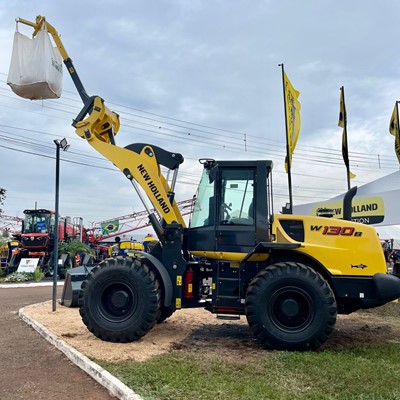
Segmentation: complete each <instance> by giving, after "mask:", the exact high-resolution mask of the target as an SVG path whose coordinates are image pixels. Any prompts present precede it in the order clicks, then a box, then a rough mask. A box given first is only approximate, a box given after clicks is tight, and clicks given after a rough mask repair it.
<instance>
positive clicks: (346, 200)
mask: <svg viewBox="0 0 400 400" xmlns="http://www.w3.org/2000/svg"><path fill="white" fill-rule="evenodd" d="M356 193H357V186H354V187H352V188H351V189H350V190H348V191H347V193H346V194H345V195H344V197H343V219H344V220H347V221H351V211H352V206H351V204H352V201H353V197H354V196H355V195H356Z"/></svg>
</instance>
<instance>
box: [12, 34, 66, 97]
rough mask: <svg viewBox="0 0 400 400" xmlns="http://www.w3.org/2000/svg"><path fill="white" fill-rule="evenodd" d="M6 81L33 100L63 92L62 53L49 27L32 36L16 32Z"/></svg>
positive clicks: (22, 95) (19, 93)
mask: <svg viewBox="0 0 400 400" xmlns="http://www.w3.org/2000/svg"><path fill="white" fill-rule="evenodd" d="M7 84H8V85H10V86H11V89H12V90H13V92H14V93H15V94H17V95H18V96H21V97H24V98H26V99H30V100H37V99H54V98H58V97H60V96H61V91H62V57H61V54H60V52H59V51H58V49H57V47H53V45H52V43H51V39H50V37H49V34H48V32H47V30H45V29H41V30H40V31H39V32H38V33H37V35H36V36H35V37H34V38H33V39H31V38H29V37H27V36H25V35H23V34H21V33H19V32H18V31H17V32H15V34H14V44H13V51H12V55H11V63H10V70H9V72H8V79H7Z"/></svg>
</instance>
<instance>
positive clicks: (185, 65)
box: [0, 0, 400, 226]
mask: <svg viewBox="0 0 400 400" xmlns="http://www.w3.org/2000/svg"><path fill="white" fill-rule="evenodd" d="M0 10H1V11H0V46H1V57H0V162H1V168H0V187H3V188H5V189H6V190H7V198H6V200H5V204H4V206H3V207H2V208H3V210H4V213H5V214H6V215H10V216H22V215H23V210H24V209H26V208H34V207H35V203H36V204H37V206H38V207H39V208H50V209H54V192H55V189H54V186H55V145H54V143H53V140H54V139H62V138H63V137H65V138H66V139H67V140H68V142H69V143H70V144H71V147H70V149H69V150H68V152H65V153H63V154H62V161H61V182H60V214H61V215H70V216H81V217H83V218H84V223H85V225H87V226H90V225H91V224H92V223H93V222H96V221H102V220H105V219H112V218H114V217H118V216H121V215H125V214H130V213H132V212H138V211H141V210H143V209H144V208H143V206H142V205H141V203H140V201H139V200H138V198H137V196H136V194H135V192H134V191H133V189H132V187H131V185H130V184H129V182H128V181H127V179H126V178H125V177H124V175H123V174H122V173H121V172H119V171H118V170H117V169H116V168H115V167H113V165H112V164H111V163H110V162H109V161H107V160H104V159H103V158H102V156H100V155H98V154H97V153H96V152H95V151H94V150H93V149H92V148H91V147H90V146H88V144H87V143H86V142H85V141H83V140H82V139H80V138H78V137H77V135H76V134H75V131H74V129H73V127H72V126H71V121H72V119H73V118H74V117H75V116H76V115H77V114H78V112H79V110H80V108H81V106H82V104H81V101H80V98H79V97H78V95H77V93H76V90H75V88H74V86H73V84H72V81H71V79H70V77H69V75H68V73H67V71H66V70H65V69H64V81H63V85H64V91H63V95H62V97H61V98H60V99H57V100H46V101H36V102H34V101H29V100H25V99H22V98H19V97H17V96H16V95H14V94H13V93H12V91H11V89H10V88H9V86H8V85H7V84H6V82H7V75H8V70H9V64H10V59H11V51H12V45H13V36H14V32H15V29H16V23H15V18H16V17H21V18H24V19H28V20H32V21H33V20H34V19H35V17H36V15H39V14H40V15H44V16H46V18H47V20H48V21H49V22H50V23H51V24H52V25H53V26H54V27H55V28H56V29H57V31H58V32H59V34H60V35H61V39H62V41H63V43H64V46H65V48H66V49H67V51H68V53H69V55H70V57H71V58H72V59H73V61H74V64H75V67H76V69H77V71H78V74H79V75H80V77H81V80H82V82H83V84H84V86H85V88H86V90H87V92H88V93H89V95H94V94H97V95H100V96H101V97H103V98H104V99H105V101H106V102H107V105H108V106H109V108H111V109H112V110H114V111H116V112H118V113H119V114H120V116H121V124H122V126H121V129H120V132H119V134H118V135H117V137H116V140H117V144H118V145H121V146H125V145H127V144H130V143H135V142H145V143H150V144H156V145H158V146H161V147H164V148H166V149H167V150H169V151H174V152H180V153H181V154H183V156H184V157H185V162H184V164H183V165H182V166H181V169H180V171H181V172H180V176H179V178H178V186H177V190H176V192H177V195H176V197H177V200H186V199H189V198H191V197H192V196H193V195H194V194H195V191H196V187H197V182H198V179H199V177H200V174H201V172H202V167H201V165H200V164H199V163H198V162H197V159H199V158H206V157H208V158H215V159H271V160H273V161H274V166H275V168H274V195H275V211H279V210H280V209H281V207H282V206H283V205H284V204H285V203H286V202H287V201H288V189H287V175H286V174H285V172H284V157H285V121H284V113H283V94H282V76H281V69H280V67H278V64H279V63H284V65H285V71H286V73H287V75H288V77H289V79H290V80H291V82H292V84H293V86H294V87H295V88H296V89H297V90H298V91H299V92H300V102H301V106H302V109H301V119H302V128H301V133H300V137H299V141H298V144H297V147H296V150H295V154H294V157H293V165H292V173H293V175H292V183H293V198H294V204H303V203H307V202H313V201H317V200H325V199H329V198H332V197H334V196H336V195H338V194H340V193H343V192H344V191H346V189H347V181H346V169H345V166H344V164H343V160H342V156H341V135H342V129H341V128H339V127H338V126H337V123H338V113H339V94H340V92H339V89H340V87H341V86H344V87H345V94H346V105H347V116H348V143H349V155H350V164H351V171H352V172H353V173H355V174H356V179H354V180H353V181H352V185H358V186H360V185H363V184H365V183H368V182H370V181H372V180H374V179H377V178H379V177H382V176H384V175H388V174H390V173H392V172H394V171H396V170H398V169H399V163H398V161H397V159H396V156H395V153H394V138H393V136H391V135H390V134H389V132H388V125H389V119H390V116H391V113H392V110H393V106H394V103H395V101H396V100H400V95H399V93H400V69H399V65H400V62H399V51H398V50H397V36H398V35H397V30H398V16H399V15H400V2H398V1H395V0H391V1H389V0H380V1H379V2H378V1H372V0H352V1H348V0H335V1H316V0H315V1H311V0H308V1H307V0H306V1H301V2H300V1H297V2H296V1H289V0H275V1H272V0H271V1H268V0H263V1H261V0H260V1H258V0H252V1H250V0H247V1H244V0H213V1H211V0H201V1H200V0H168V1H167V0H164V1H162V0H152V1H149V0H135V1H128V0H114V1H113V2H110V1H107V2H106V1H102V0H97V1H91V0H89V1H79V2H78V1H75V0H71V1H68V2H56V1H50V0H43V1H40V2H32V1H25V0H19V1H18V2H17V1H13V2H10V1H4V0H1V1H0ZM19 30H20V32H22V33H24V34H26V35H28V36H30V35H31V34H32V30H31V29H30V28H29V27H26V26H21V24H19Z"/></svg>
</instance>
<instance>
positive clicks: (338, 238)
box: [272, 215, 387, 276]
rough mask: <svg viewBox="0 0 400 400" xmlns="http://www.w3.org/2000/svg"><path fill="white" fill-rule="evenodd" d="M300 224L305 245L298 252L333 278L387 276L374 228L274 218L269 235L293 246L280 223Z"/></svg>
mask: <svg viewBox="0 0 400 400" xmlns="http://www.w3.org/2000/svg"><path fill="white" fill-rule="evenodd" d="M284 219H289V220H293V219H295V220H301V221H303V224H304V242H303V243H302V247H300V248H299V249H298V250H296V251H299V252H301V253H304V254H307V255H309V256H310V257H312V258H314V259H316V260H317V261H318V262H320V263H321V264H322V265H323V266H324V267H325V268H326V269H327V270H329V271H330V272H331V273H332V274H333V275H357V276H371V275H374V274H376V273H379V272H381V273H386V272H387V269H386V262H385V258H384V254H383V251H382V246H381V244H380V241H379V236H378V234H377V233H376V230H375V228H374V227H372V226H369V225H364V224H360V223H357V222H352V221H344V220H339V219H334V218H321V217H313V216H293V215H277V216H275V222H274V225H273V231H272V233H273V234H275V235H276V237H281V238H282V239H284V240H285V241H288V242H294V241H293V240H292V239H290V238H289V237H288V236H287V235H286V234H285V232H284V231H283V229H282V227H281V225H280V223H279V221H281V220H284Z"/></svg>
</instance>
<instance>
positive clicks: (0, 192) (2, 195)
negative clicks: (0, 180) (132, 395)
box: [0, 187, 6, 215]
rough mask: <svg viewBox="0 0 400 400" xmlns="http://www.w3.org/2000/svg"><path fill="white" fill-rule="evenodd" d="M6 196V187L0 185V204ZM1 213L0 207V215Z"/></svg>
mask: <svg viewBox="0 0 400 400" xmlns="http://www.w3.org/2000/svg"><path fill="white" fill-rule="evenodd" d="M5 198H6V189H3V188H1V187H0V205H1V206H2V205H3V204H4V200H5ZM2 213H3V210H2V209H1V208H0V215H1V214H2Z"/></svg>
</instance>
